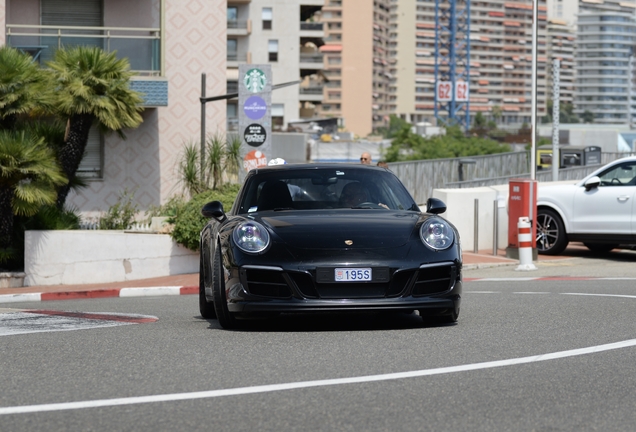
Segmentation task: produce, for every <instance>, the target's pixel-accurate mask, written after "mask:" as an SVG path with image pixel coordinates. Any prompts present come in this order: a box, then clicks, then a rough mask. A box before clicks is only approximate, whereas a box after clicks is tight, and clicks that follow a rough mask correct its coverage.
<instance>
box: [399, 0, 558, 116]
mask: <svg viewBox="0 0 636 432" xmlns="http://www.w3.org/2000/svg"><path fill="white" fill-rule="evenodd" d="M538 9H539V23H538V38H537V42H538V43H537V60H538V66H537V116H539V117H540V116H543V115H544V114H545V109H546V97H547V94H546V84H547V83H546V71H547V70H548V69H547V67H546V66H547V61H548V59H547V52H546V5H545V2H544V1H540V2H539V6H538ZM391 17H392V20H391V26H392V28H391V53H392V56H391V61H392V65H393V67H392V71H391V73H392V74H393V75H394V76H395V80H394V84H393V93H394V95H393V97H394V105H395V114H396V115H398V116H400V117H402V118H404V119H410V121H412V122H419V121H429V122H434V121H435V119H434V108H435V107H434V101H435V99H434V97H435V92H434V89H435V82H434V65H435V2H434V1H431V0H397V1H394V2H393V3H392V10H391ZM413 47H415V48H413ZM494 107H499V108H500V109H501V118H500V119H498V120H499V121H500V122H501V123H503V124H505V125H510V126H519V125H521V124H523V123H530V121H531V115H532V111H531V109H532V1H531V0H519V1H516V2H501V1H472V2H471V3H470V113H471V117H474V114H476V113H477V112H482V113H484V114H485V115H486V116H487V117H489V116H492V113H493V108H494Z"/></svg>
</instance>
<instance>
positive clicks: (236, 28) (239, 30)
mask: <svg viewBox="0 0 636 432" xmlns="http://www.w3.org/2000/svg"><path fill="white" fill-rule="evenodd" d="M251 33H252V20H246V21H238V20H228V21H227V35H228V36H248V35H250V34H251Z"/></svg>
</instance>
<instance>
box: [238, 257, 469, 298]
mask: <svg viewBox="0 0 636 432" xmlns="http://www.w3.org/2000/svg"><path fill="white" fill-rule="evenodd" d="M241 273H242V276H243V281H244V286H245V288H246V289H247V291H248V292H249V293H250V294H252V295H256V296H261V297H268V298H290V297H292V292H294V291H295V292H297V293H299V294H300V295H301V296H302V297H303V298H309V299H311V298H313V299H318V298H324V299H355V298H387V297H398V296H401V295H405V294H407V291H408V290H409V288H410V287H412V295H413V296H427V295H432V294H441V293H443V292H446V291H448V290H449V289H451V288H452V286H453V283H454V281H455V279H456V278H457V268H456V267H455V265H453V264H444V265H433V266H429V267H424V268H420V269H419V270H406V271H398V272H395V273H393V275H392V277H391V280H390V281H389V282H386V283H370V282H366V283H360V282H346V283H315V280H314V276H313V275H312V274H311V273H309V272H287V273H285V272H282V271H279V270H267V269H251V268H247V269H245V268H244V269H242V271H241Z"/></svg>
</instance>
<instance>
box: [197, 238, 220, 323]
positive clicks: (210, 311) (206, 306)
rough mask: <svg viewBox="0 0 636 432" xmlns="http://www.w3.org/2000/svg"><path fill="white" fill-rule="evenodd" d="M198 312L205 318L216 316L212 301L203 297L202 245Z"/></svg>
mask: <svg viewBox="0 0 636 432" xmlns="http://www.w3.org/2000/svg"><path fill="white" fill-rule="evenodd" d="M199 312H201V316H202V317H203V318H205V319H214V318H216V311H215V310H214V303H212V302H209V301H208V300H207V299H206V298H205V262H204V261H203V247H201V252H200V253H199Z"/></svg>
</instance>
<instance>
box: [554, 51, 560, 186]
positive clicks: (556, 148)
mask: <svg viewBox="0 0 636 432" xmlns="http://www.w3.org/2000/svg"><path fill="white" fill-rule="evenodd" d="M560 67H561V62H560V61H559V59H554V60H553V61H552V181H558V180H559V166H560V165H561V153H560V152H559V111H560V108H559V105H560V102H559V86H560V83H559V72H560V70H559V69H560Z"/></svg>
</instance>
